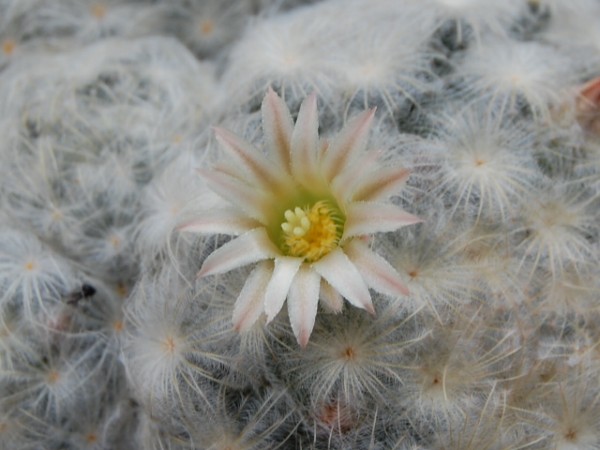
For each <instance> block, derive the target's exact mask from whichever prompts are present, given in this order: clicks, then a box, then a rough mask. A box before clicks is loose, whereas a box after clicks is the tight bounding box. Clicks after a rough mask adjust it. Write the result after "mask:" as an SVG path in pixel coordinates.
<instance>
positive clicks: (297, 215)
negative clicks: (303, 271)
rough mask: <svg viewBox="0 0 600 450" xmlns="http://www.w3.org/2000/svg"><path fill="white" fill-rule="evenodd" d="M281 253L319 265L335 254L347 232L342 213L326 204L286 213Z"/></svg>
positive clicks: (321, 203)
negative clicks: (343, 234)
mask: <svg viewBox="0 0 600 450" xmlns="http://www.w3.org/2000/svg"><path fill="white" fill-rule="evenodd" d="M284 216H285V222H283V223H282V224H281V229H282V230H283V236H282V244H281V250H282V251H283V253H284V254H285V255H288V256H295V257H299V258H304V260H305V261H307V262H315V261H318V260H319V259H321V258H322V257H323V256H325V255H327V254H328V253H330V252H331V251H332V250H334V249H335V248H336V247H337V246H338V243H339V241H340V238H341V237H342V233H343V231H344V219H343V218H342V216H341V213H340V212H339V211H337V210H336V208H335V207H333V206H332V205H331V204H330V203H329V202H327V201H326V200H321V201H318V202H317V203H315V204H314V205H313V206H311V207H305V208H304V209H303V208H300V207H298V206H297V207H296V208H294V210H293V211H292V210H291V209H288V210H286V211H285V213H284Z"/></svg>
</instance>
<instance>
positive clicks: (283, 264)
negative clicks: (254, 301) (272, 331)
mask: <svg viewBox="0 0 600 450" xmlns="http://www.w3.org/2000/svg"><path fill="white" fill-rule="evenodd" d="M302 261H303V260H302V258H293V257H290V256H281V257H279V258H277V259H275V269H274V270H273V276H272V277H271V281H269V285H268V286H267V290H266V291H265V313H266V314H267V323H269V322H271V321H272V320H273V319H274V318H275V316H276V315H277V314H278V313H279V311H280V310H281V308H282V307H283V303H284V302H285V299H286V297H287V295H288V292H289V290H290V286H291V284H292V281H293V280H294V277H295V276H296V273H297V272H298V269H299V268H300V265H301V264H302Z"/></svg>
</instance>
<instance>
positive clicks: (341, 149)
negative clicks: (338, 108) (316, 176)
mask: <svg viewBox="0 0 600 450" xmlns="http://www.w3.org/2000/svg"><path fill="white" fill-rule="evenodd" d="M374 115H375V109H374V108H373V109H370V110H367V111H365V112H363V113H362V114H360V115H358V116H357V117H355V118H354V119H352V120H351V121H350V122H349V123H348V124H347V125H346V126H345V127H344V129H343V130H342V131H340V134H338V135H337V137H336V138H335V139H334V140H333V141H332V142H331V144H329V147H328V148H327V150H326V151H325V154H324V156H323V169H324V175H325V177H326V178H327V179H328V180H333V179H334V178H335V177H336V176H337V175H338V174H340V173H342V172H344V171H345V170H346V168H347V166H348V164H350V163H351V162H352V160H353V158H354V157H355V156H356V155H357V154H358V153H360V152H362V151H363V150H364V149H365V146H366V144H367V138H368V136H369V129H370V127H371V122H372V121H373V116H374Z"/></svg>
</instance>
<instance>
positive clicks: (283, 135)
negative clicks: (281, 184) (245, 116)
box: [261, 88, 294, 173]
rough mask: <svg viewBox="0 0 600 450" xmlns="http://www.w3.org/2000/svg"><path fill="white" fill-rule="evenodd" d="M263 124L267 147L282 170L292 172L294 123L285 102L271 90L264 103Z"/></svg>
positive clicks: (262, 109) (262, 108)
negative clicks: (291, 148)
mask: <svg viewBox="0 0 600 450" xmlns="http://www.w3.org/2000/svg"><path fill="white" fill-rule="evenodd" d="M261 111H262V124H263V133H264V136H265V146H266V148H267V151H268V152H269V155H270V156H271V158H272V160H273V161H274V162H275V163H276V164H277V166H278V167H280V168H281V170H283V171H285V172H286V173H289V170H290V142H291V140H292V131H293V129H294V122H293V120H292V115H291V114H290V110H289V109H288V107H287V105H286V104H285V102H284V101H283V100H282V99H281V98H280V97H279V96H278V95H277V94H276V93H275V91H274V90H273V89H271V88H269V90H268V91H267V95H265V98H264V100H263V102H262V107H261Z"/></svg>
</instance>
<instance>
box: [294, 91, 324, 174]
mask: <svg viewBox="0 0 600 450" xmlns="http://www.w3.org/2000/svg"><path fill="white" fill-rule="evenodd" d="M318 147H319V114H318V112H317V96H316V94H314V93H313V94H311V95H310V96H309V97H307V98H306V100H304V101H303V102H302V105H301V106H300V111H299V112H298V119H297V120H296V126H295V127H294V131H293V133H292V142H291V152H292V154H291V157H292V175H293V176H294V178H295V179H296V180H298V181H300V182H301V183H302V184H304V185H305V186H306V185H308V186H310V185H312V184H314V182H315V177H316V175H317V169H316V167H317V153H318Z"/></svg>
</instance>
